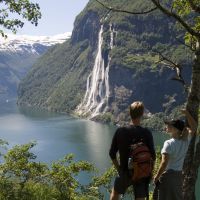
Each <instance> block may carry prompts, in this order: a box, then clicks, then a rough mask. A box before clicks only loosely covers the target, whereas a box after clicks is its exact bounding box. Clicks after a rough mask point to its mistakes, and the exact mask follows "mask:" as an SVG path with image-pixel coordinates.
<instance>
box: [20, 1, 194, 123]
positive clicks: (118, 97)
mask: <svg viewBox="0 0 200 200" xmlns="http://www.w3.org/2000/svg"><path fill="white" fill-rule="evenodd" d="M108 2H109V3H110V4H112V1H108ZM138 2H139V3H138ZM145 2H146V1H145V0H140V1H137V3H133V2H132V1H126V4H124V5H126V8H125V9H127V8H129V9H133V10H134V9H135V10H136V9H139V8H140V9H141V8H143V7H144V5H146V6H147V7H148V6H150V5H148V2H146V3H145ZM121 3H123V2H121ZM121 3H119V4H121ZM114 5H117V4H116V3H115V4H114ZM143 9H144V8H143ZM174 34H176V35H180V36H181V35H182V34H181V33H179V32H176V31H175V26H174V24H173V22H171V21H169V20H166V17H165V16H163V15H162V14H161V13H159V12H157V13H153V14H149V15H145V16H134V15H124V14H119V13H109V14H108V12H107V10H104V9H103V8H102V7H101V6H100V5H99V4H97V3H96V2H95V1H90V2H89V3H88V5H87V7H86V8H85V9H84V10H83V11H82V12H81V13H80V15H79V16H78V17H77V19H76V21H75V24H74V30H73V33H72V37H71V40H69V41H68V42H66V43H64V44H61V45H58V46H57V47H55V48H54V49H51V50H50V51H48V52H47V53H46V54H45V55H44V56H43V57H42V58H40V59H39V61H38V62H37V63H36V64H35V65H34V66H33V68H32V70H31V72H30V73H29V74H28V75H27V76H26V78H25V79H24V81H23V82H22V83H21V84H20V87H19V90H18V94H19V99H18V103H19V104H20V105H29V106H36V107H40V108H45V109H49V110H54V111H59V112H75V113H77V114H79V115H81V116H87V117H90V118H98V115H101V117H102V114H103V115H105V116H109V118H113V117H115V118H118V120H120V118H124V115H125V112H126V109H127V107H128V105H130V103H131V102H133V101H135V100H141V101H144V103H145V105H146V107H147V109H148V110H149V111H150V112H159V111H162V110H163V104H164V103H166V101H167V99H166V95H167V96H168V97H172V98H174V99H173V101H174V105H178V104H181V103H183V102H184V100H185V99H184V98H185V97H184V94H183V88H182V86H181V84H180V83H178V82H173V81H171V78H172V77H173V76H174V75H175V73H174V72H173V71H171V70H170V69H167V68H166V69H165V68H163V67H160V68H155V67H154V65H153V63H155V62H156V61H157V60H158V56H157V55H156V54H155V53H154V52H153V50H154V49H157V50H159V51H161V52H162V53H164V54H166V53H167V55H168V56H169V57H171V58H172V59H173V60H174V61H175V62H179V63H184V65H185V66H186V68H185V70H184V76H185V77H186V79H188V80H189V77H190V71H189V68H187V65H189V62H190V60H189V59H188V58H187V56H188V54H187V51H186V50H185V47H184V46H183V45H180V44H179V43H177V41H176V40H175V39H174ZM182 55H185V56H184V57H183V56H182Z"/></svg>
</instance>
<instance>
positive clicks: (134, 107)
mask: <svg viewBox="0 0 200 200" xmlns="http://www.w3.org/2000/svg"><path fill="white" fill-rule="evenodd" d="M143 113H144V104H143V103H142V102H141V101H135V102H133V103H132V104H131V105H130V116H131V119H137V118H140V117H142V116H143Z"/></svg>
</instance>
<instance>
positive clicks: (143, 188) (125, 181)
mask: <svg viewBox="0 0 200 200" xmlns="http://www.w3.org/2000/svg"><path fill="white" fill-rule="evenodd" d="M131 185H132V186H133V191H134V195H135V198H145V197H147V196H148V191H149V178H143V179H141V180H139V181H137V182H136V183H134V182H133V181H132V180H131V177H130V175H129V172H128V171H122V172H120V175H119V176H118V177H116V179H115V182H114V190H115V191H116V192H118V193H119V194H124V193H125V192H126V190H127V188H128V187H129V186H131Z"/></svg>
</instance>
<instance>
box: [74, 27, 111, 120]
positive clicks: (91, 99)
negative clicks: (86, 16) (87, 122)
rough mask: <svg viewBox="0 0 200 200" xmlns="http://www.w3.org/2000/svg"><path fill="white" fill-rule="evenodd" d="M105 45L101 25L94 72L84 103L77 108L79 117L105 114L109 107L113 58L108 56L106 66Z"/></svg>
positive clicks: (88, 82) (89, 81) (87, 86)
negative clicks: (103, 53)
mask: <svg viewBox="0 0 200 200" xmlns="http://www.w3.org/2000/svg"><path fill="white" fill-rule="evenodd" d="M109 31H110V49H112V48H113V38H114V34H113V30H112V25H110V29H109ZM102 44H103V25H101V28H100V31H99V35H98V48H97V55H96V58H95V62H94V66H93V70H92V72H91V73H90V74H89V76H88V78H87V85H86V93H85V96H84V99H83V101H82V102H81V104H80V105H79V106H78V107H77V109H76V112H77V113H78V114H79V115H84V116H89V117H90V118H93V117H95V116H96V115H98V114H99V113H100V112H105V111H106V110H107V107H108V99H109V96H110V89H109V69H110V61H111V57H110V55H108V63H107V66H105V62H104V59H103V57H102Z"/></svg>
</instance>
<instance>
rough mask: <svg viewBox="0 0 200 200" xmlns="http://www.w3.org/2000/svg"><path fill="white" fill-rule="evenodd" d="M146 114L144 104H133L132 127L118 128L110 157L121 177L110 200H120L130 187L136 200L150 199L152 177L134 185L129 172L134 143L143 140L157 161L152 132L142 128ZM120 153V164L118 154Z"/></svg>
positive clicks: (131, 111) (116, 181) (118, 178)
mask: <svg viewBox="0 0 200 200" xmlns="http://www.w3.org/2000/svg"><path fill="white" fill-rule="evenodd" d="M143 114H144V105H143V103H142V102H139V101H137V102H133V103H132V104H131V106H130V116H131V120H132V125H130V126H129V127H121V128H118V129H117V130H116V132H115V135H114V137H113V140H112V144H111V148H110V152H109V155H110V157H111V159H112V162H113V164H114V166H115V168H116V169H117V171H118V174H119V176H118V177H116V179H115V182H114V188H113V189H112V192H111V195H110V200H118V199H119V198H120V195H121V194H124V193H125V191H126V189H127V188H128V187H129V186H131V185H132V186H133V189H134V195H135V199H136V200H145V198H147V197H148V187H149V181H150V177H148V178H143V179H141V180H139V181H138V182H136V183H134V182H133V181H132V180H131V177H130V175H129V171H128V158H129V153H130V146H131V144H133V143H134V142H139V141H141V140H142V142H143V143H145V144H146V145H147V146H148V148H149V150H150V152H151V154H152V158H153V160H155V157H156V156H155V150H154V143H153V137H152V134H151V132H150V131H149V130H148V129H146V128H143V127H141V126H140V122H141V118H142V116H143ZM117 152H119V159H120V162H118V160H117V158H116V154H117Z"/></svg>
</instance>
